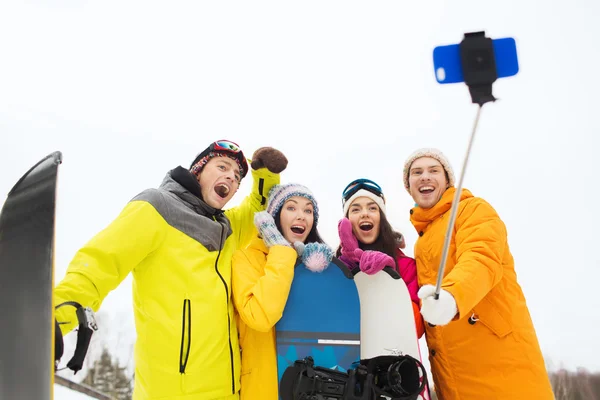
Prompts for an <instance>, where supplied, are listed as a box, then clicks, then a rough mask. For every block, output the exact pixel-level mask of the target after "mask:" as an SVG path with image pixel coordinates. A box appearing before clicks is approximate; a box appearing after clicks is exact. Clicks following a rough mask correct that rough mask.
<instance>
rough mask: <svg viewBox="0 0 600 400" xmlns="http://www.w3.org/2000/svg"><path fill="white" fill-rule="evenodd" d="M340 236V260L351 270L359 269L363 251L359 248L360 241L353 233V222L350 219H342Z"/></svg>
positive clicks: (339, 224) (339, 228)
mask: <svg viewBox="0 0 600 400" xmlns="http://www.w3.org/2000/svg"><path fill="white" fill-rule="evenodd" d="M338 234H339V235H340V244H341V246H342V255H341V257H340V260H342V261H343V262H344V263H345V264H348V266H349V267H351V268H355V267H357V266H358V263H359V261H360V257H361V256H362V255H363V251H362V250H361V249H360V248H359V247H358V240H357V239H356V237H355V236H354V233H352V222H350V220H349V219H348V218H342V219H340V222H338Z"/></svg>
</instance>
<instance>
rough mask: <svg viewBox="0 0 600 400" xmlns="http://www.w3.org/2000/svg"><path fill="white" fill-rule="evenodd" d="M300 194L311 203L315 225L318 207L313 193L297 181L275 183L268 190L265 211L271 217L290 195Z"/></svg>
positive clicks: (314, 223) (317, 219) (317, 218)
mask: <svg viewBox="0 0 600 400" xmlns="http://www.w3.org/2000/svg"><path fill="white" fill-rule="evenodd" d="M294 196H300V197H304V198H305V199H308V200H309V201H310V202H311V203H312V204H313V217H314V220H313V225H314V226H316V225H317V222H318V221H319V207H318V205H317V200H316V199H315V196H314V195H313V193H312V192H311V191H310V190H309V189H308V188H307V187H306V186H302V185H299V184H297V183H285V184H282V185H275V186H273V187H272V188H271V190H270V191H269V202H268V204H267V212H268V213H269V214H271V215H272V216H273V217H275V216H276V215H277V213H278V212H279V211H280V210H281V207H283V205H284V204H285V202H286V201H288V200H289V199H290V198H291V197H294Z"/></svg>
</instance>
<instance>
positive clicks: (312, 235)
mask: <svg viewBox="0 0 600 400" xmlns="http://www.w3.org/2000/svg"><path fill="white" fill-rule="evenodd" d="M281 210H283V207H281V208H280V209H279V211H277V214H275V217H273V219H274V220H275V226H276V227H277V230H278V231H279V233H281V234H282V235H283V230H282V229H281ZM313 242H316V243H325V241H324V240H323V239H322V238H321V235H320V234H319V230H318V229H317V224H315V223H313V226H312V228H311V230H310V232H308V236H307V237H306V240H305V241H304V243H313Z"/></svg>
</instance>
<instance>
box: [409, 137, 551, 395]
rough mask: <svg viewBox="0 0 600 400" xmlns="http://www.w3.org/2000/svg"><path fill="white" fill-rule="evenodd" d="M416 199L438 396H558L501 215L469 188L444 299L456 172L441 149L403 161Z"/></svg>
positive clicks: (418, 252)
mask: <svg viewBox="0 0 600 400" xmlns="http://www.w3.org/2000/svg"><path fill="white" fill-rule="evenodd" d="M404 186H405V188H406V190H407V191H408V192H409V193H410V195H411V196H412V198H413V199H414V201H415V203H416V206H415V207H414V208H413V209H411V210H410V214H411V215H410V219H411V222H412V224H413V225H414V227H415V228H416V230H417V232H418V233H419V239H418V240H417V243H416V245H415V259H416V260H417V276H418V280H419V285H420V286H421V289H420V290H419V298H420V299H421V314H422V315H423V318H424V319H425V320H426V321H427V322H428V323H429V324H427V325H426V338H427V346H428V348H429V360H430V362H431V370H432V373H433V380H434V382H435V390H436V393H437V395H438V398H440V399H444V400H449V399H460V400H465V399H512V400H516V399H540V400H545V399H553V398H554V396H553V394H552V388H551V386H550V381H549V378H548V374H547V372H546V368H545V366H544V359H543V357H542V353H541V350H540V346H539V343H538V339H537V336H536V333H535V329H534V327H533V323H532V321H531V316H530V315H529V310H528V308H527V305H526V302H525V297H524V295H523V291H522V290H521V287H520V285H519V284H518V283H517V276H516V273H515V269H514V260H513V257H512V255H511V253H510V250H509V247H508V241H507V232H506V227H505V225H504V223H503V222H502V221H501V220H500V217H499V216H498V214H497V213H496V211H495V210H494V209H493V208H492V206H491V205H490V204H488V203H487V202H486V201H485V200H483V199H481V198H478V197H474V196H473V195H472V194H471V192H469V191H468V190H466V189H464V190H462V193H461V196H460V203H459V206H458V210H457V211H458V212H457V217H456V223H455V227H454V231H453V236H452V241H451V244H450V249H449V253H448V259H447V262H446V267H445V271H444V277H443V280H442V286H441V292H440V296H439V299H435V298H434V293H435V283H436V281H437V272H438V267H439V264H440V259H441V256H442V248H443V245H444V239H445V234H446V229H447V226H448V220H449V217H450V208H451V207H452V201H453V198H454V194H455V190H456V189H455V188H454V187H453V186H454V173H453V171H452V167H451V166H450V163H449V162H448V159H447V158H446V157H445V156H444V154H442V153H441V152H440V151H439V150H437V149H420V150H417V151H416V152H414V153H413V154H412V155H411V156H410V157H409V158H408V159H407V160H406V163H405V165H404Z"/></svg>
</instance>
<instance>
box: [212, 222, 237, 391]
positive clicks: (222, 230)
mask: <svg viewBox="0 0 600 400" xmlns="http://www.w3.org/2000/svg"><path fill="white" fill-rule="evenodd" d="M223 232H224V228H223V225H221V242H220V244H219V254H217V260H216V261H215V271H216V272H217V275H219V278H221V282H222V283H223V287H225V303H226V308H225V309H226V311H227V337H228V339H229V360H230V362H231V394H235V374H234V371H233V346H232V345H231V317H230V316H229V289H228V288H227V283H226V282H225V279H223V276H222V275H221V273H220V272H219V257H221V249H222V248H223Z"/></svg>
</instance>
